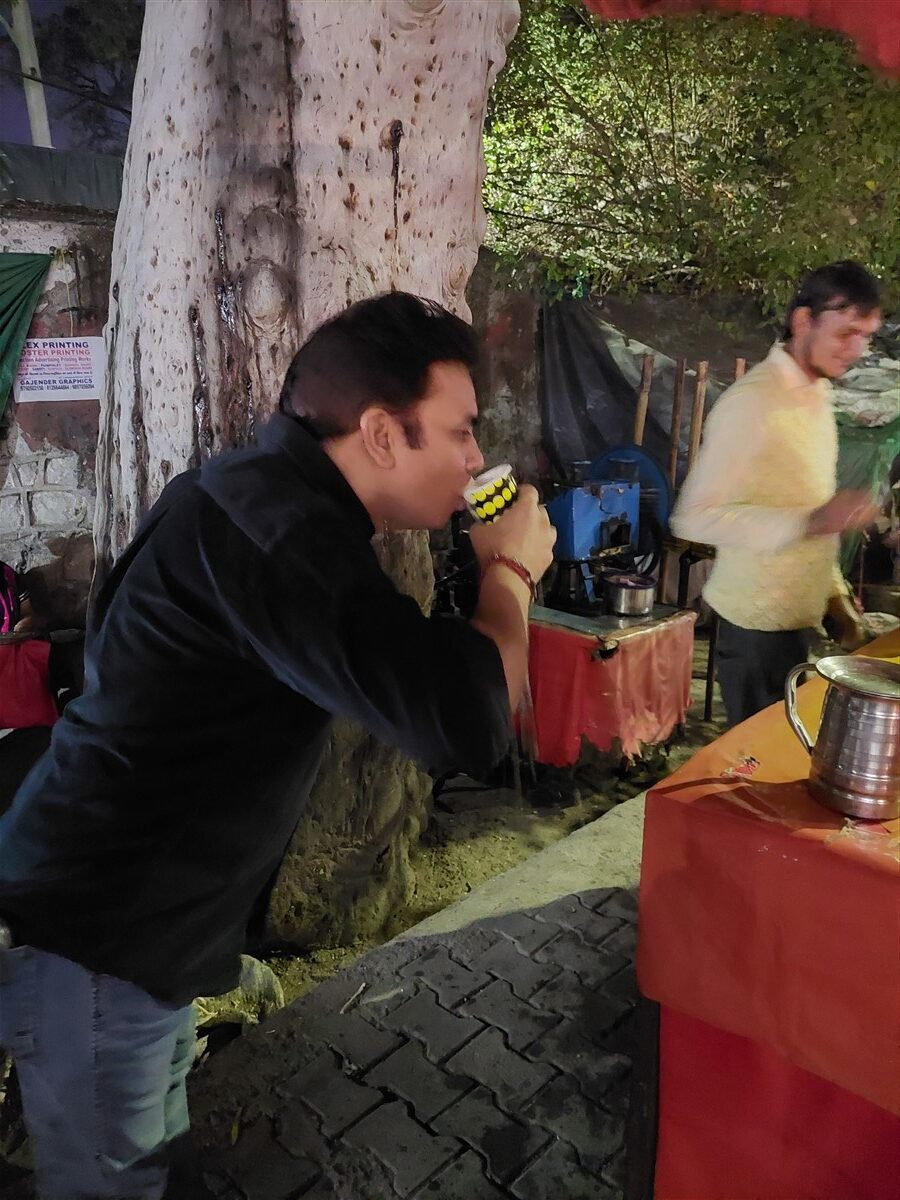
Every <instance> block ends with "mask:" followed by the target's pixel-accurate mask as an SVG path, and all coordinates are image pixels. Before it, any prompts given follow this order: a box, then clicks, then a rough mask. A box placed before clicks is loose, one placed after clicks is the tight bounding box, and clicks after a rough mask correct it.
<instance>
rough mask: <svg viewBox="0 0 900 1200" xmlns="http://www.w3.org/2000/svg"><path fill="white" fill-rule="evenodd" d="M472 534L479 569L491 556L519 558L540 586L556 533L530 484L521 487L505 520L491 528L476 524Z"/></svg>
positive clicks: (549, 559) (506, 513)
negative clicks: (500, 555)
mask: <svg viewBox="0 0 900 1200" xmlns="http://www.w3.org/2000/svg"><path fill="white" fill-rule="evenodd" d="M470 533H471V538H472V549H473V550H474V551H475V557H476V558H477V559H478V563H479V566H482V567H483V566H484V564H485V563H486V562H487V561H488V559H489V558H490V557H491V555H492V554H504V555H506V557H507V558H517V559H518V560H519V562H520V563H521V564H522V565H523V566H524V567H527V569H528V572H529V574H530V575H531V578H532V579H533V580H534V582H535V583H537V581H538V580H539V579H540V578H541V576H542V575H543V574H544V572H545V571H546V570H547V568H548V567H549V566H550V563H551V562H552V561H553V543H554V542H555V541H556V530H555V529H554V528H553V526H552V525H551V524H550V518H549V517H548V516H547V512H546V509H543V508H541V507H540V505H539V504H538V494H537V492H536V491H535V489H534V488H533V487H531V486H530V485H529V484H523V485H522V486H521V487H520V488H519V498H518V500H517V501H516V502H515V504H514V505H513V506H512V508H511V509H509V511H508V512H505V513H504V514H503V516H502V517H498V519H497V520H496V521H494V522H493V523H492V524H490V525H481V524H476V525H473V526H472V529H471V531H470Z"/></svg>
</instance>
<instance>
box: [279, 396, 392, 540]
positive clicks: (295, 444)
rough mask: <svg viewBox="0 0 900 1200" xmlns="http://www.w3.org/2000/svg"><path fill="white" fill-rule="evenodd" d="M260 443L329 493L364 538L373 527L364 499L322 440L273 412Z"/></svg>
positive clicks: (369, 536)
mask: <svg viewBox="0 0 900 1200" xmlns="http://www.w3.org/2000/svg"><path fill="white" fill-rule="evenodd" d="M259 446H260V448H261V449H262V450H265V451H266V452H267V453H269V454H283V455H284V456H285V457H286V458H288V459H290V461H291V463H293V465H294V466H296V467H298V468H299V469H300V472H301V473H302V475H303V478H304V479H305V480H306V481H307V482H309V483H312V484H314V485H315V486H316V487H317V488H318V489H320V490H321V491H323V492H325V493H326V494H327V495H329V496H331V497H332V499H334V500H336V501H337V502H338V503H339V504H340V505H341V507H342V508H345V509H346V510H347V513H348V516H351V517H352V518H353V522H354V524H355V525H358V526H359V531H360V533H362V534H363V535H364V536H365V537H366V538H367V539H368V538H371V537H372V535H373V534H374V533H375V526H374V525H373V524H372V518H371V517H370V516H369V513H368V511H367V510H366V508H365V506H364V505H363V502H362V501H361V500H360V498H359V496H357V494H356V492H354V490H353V488H352V487H351V486H350V484H349V483H348V482H347V479H346V478H345V476H344V475H343V473H342V472H341V471H340V470H339V468H338V467H337V466H336V465H335V463H334V462H332V460H331V458H329V456H328V455H327V454H326V453H325V450H324V448H323V446H322V443H321V442H320V441H319V440H318V439H317V438H315V437H313V435H312V434H311V433H310V432H309V430H307V429H306V428H304V426H303V425H302V424H301V423H300V422H299V421H298V420H296V419H295V418H293V417H288V416H285V415H284V413H280V412H276V413H273V414H272V416H271V417H270V418H269V420H268V421H267V423H266V424H265V426H264V427H263V429H262V432H261V433H260V435H259Z"/></svg>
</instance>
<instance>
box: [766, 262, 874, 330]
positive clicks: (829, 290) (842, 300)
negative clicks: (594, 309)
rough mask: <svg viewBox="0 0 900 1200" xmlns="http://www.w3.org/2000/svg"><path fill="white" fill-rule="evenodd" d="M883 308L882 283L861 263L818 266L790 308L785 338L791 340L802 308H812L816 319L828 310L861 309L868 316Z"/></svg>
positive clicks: (861, 312)
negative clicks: (798, 312)
mask: <svg viewBox="0 0 900 1200" xmlns="http://www.w3.org/2000/svg"><path fill="white" fill-rule="evenodd" d="M880 307H881V297H880V295H879V288H878V280H877V279H876V278H875V276H874V275H871V274H870V273H869V272H868V271H867V270H866V268H865V267H864V266H862V265H861V264H860V263H858V262H852V261H851V260H850V259H845V260H844V261H843V262H836V263H829V264H828V265H827V266H825V267H817V268H816V269H815V270H814V271H810V273H809V274H808V275H807V276H806V278H805V279H804V280H803V282H802V283H801V284H800V286H799V288H798V289H797V292H796V295H795V296H794V298H793V300H792V301H791V302H790V304H789V305H788V310H787V313H786V315H785V319H784V331H783V334H782V336H783V339H784V341H786V342H788V341H790V339H791V318H792V317H793V315H794V313H795V312H796V310H797V309H798V308H808V309H809V310H810V312H811V313H812V315H813V317H814V318H815V317H818V316H820V314H821V313H823V312H826V311H829V310H831V311H837V312H840V311H843V310H844V309H847V308H856V309H859V312H860V314H861V315H862V316H864V317H867V316H868V315H869V313H871V312H874V311H875V309H876V308H880Z"/></svg>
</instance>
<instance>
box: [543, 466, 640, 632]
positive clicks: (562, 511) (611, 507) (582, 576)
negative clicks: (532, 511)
mask: <svg viewBox="0 0 900 1200" xmlns="http://www.w3.org/2000/svg"><path fill="white" fill-rule="evenodd" d="M640 511H641V487H640V484H639V483H636V482H635V481H634V480H631V479H597V480H594V479H591V480H589V481H588V482H585V483H583V484H581V485H580V486H578V487H572V488H568V489H567V490H566V491H564V492H562V493H561V494H560V495H559V496H557V497H556V498H555V499H554V500H551V501H550V502H549V504H548V505H547V515H548V516H549V517H550V521H551V522H552V524H553V525H554V526H555V527H556V545H555V546H554V547H553V557H554V558H555V559H556V561H557V563H558V564H559V570H558V572H557V577H556V584H555V586H554V588H553V591H552V592H551V598H550V600H549V603H550V606H551V607H554V606H558V607H565V608H568V607H571V606H572V605H573V604H577V603H578V602H579V598H580V597H582V596H583V598H584V600H585V601H586V602H587V603H588V604H589V605H592V604H593V603H594V601H595V600H596V598H597V597H596V591H595V586H594V566H595V565H596V564H597V561H598V559H599V558H601V557H602V556H604V555H608V554H620V553H624V554H627V553H628V552H629V551H630V552H632V553H633V552H634V551H635V550H636V549H637V544H638V534H639V531H640Z"/></svg>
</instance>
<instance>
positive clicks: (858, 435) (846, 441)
mask: <svg viewBox="0 0 900 1200" xmlns="http://www.w3.org/2000/svg"><path fill="white" fill-rule="evenodd" d="M837 421H838V439H839V445H840V453H839V455H838V487H840V488H853V489H854V490H858V491H871V492H873V493H876V494H878V493H879V490H880V489H883V488H885V487H886V486H887V480H888V475H889V474H890V470H891V463H892V462H893V461H894V459H895V458H896V456H897V455H898V454H900V416H897V417H895V418H894V420H893V421H889V422H888V423H887V425H854V424H853V422H852V421H851V420H850V419H849V418H847V417H845V416H844V415H843V414H838V419H837ZM882 499H883V495H881V494H878V500H879V503H880V502H881V500H882ZM861 540H862V535H861V534H859V533H845V534H844V536H843V537H842V538H841V555H840V561H841V570H842V571H843V572H844V574H845V575H847V574H849V572H850V569H851V567H852V566H853V562H854V560H855V558H856V556H857V554H858V553H859V544H860V541H861Z"/></svg>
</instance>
